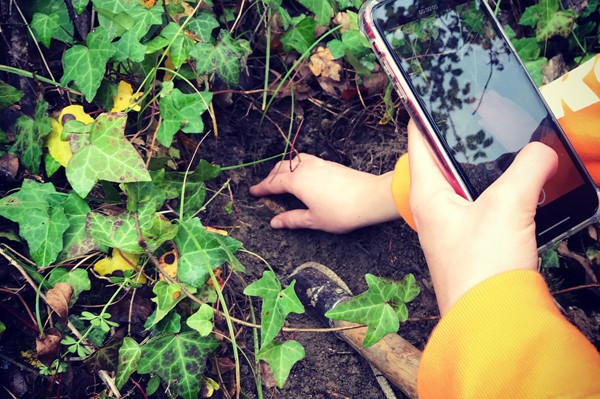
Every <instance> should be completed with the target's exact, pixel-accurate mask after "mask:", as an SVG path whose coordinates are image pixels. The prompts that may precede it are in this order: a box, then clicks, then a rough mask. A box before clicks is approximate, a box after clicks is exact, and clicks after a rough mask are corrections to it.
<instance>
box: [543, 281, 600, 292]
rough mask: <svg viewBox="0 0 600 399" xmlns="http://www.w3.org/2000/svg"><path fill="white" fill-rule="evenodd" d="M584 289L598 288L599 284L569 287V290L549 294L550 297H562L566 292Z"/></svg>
mask: <svg viewBox="0 0 600 399" xmlns="http://www.w3.org/2000/svg"><path fill="white" fill-rule="evenodd" d="M586 288H600V284H599V283H591V284H584V285H578V286H577V287H570V288H565V289H562V290H558V291H554V292H551V294H552V295H562V294H566V293H568V292H572V291H578V290H583V289H586Z"/></svg>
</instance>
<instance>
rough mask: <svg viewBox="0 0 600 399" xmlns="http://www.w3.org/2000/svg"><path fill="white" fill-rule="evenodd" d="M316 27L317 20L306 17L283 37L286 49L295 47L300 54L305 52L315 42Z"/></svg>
mask: <svg viewBox="0 0 600 399" xmlns="http://www.w3.org/2000/svg"><path fill="white" fill-rule="evenodd" d="M316 28H317V23H316V22H315V20H314V19H312V18H308V17H305V18H304V19H302V20H301V21H300V22H298V24H296V26H294V27H293V28H292V29H290V30H289V32H288V33H286V34H285V35H284V36H283V37H282V38H281V44H283V48H284V49H285V50H286V51H290V50H291V49H294V50H296V51H297V52H299V53H300V54H302V53H304V52H305V51H307V50H308V48H309V47H310V46H312V45H313V43H314V42H315V29H316Z"/></svg>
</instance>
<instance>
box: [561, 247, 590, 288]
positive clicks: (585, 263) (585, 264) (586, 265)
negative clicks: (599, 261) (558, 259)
mask: <svg viewBox="0 0 600 399" xmlns="http://www.w3.org/2000/svg"><path fill="white" fill-rule="evenodd" d="M557 252H558V253H559V254H560V255H562V256H565V257H567V258H571V259H573V260H575V261H577V262H578V263H579V264H580V265H581V267H582V268H583V270H584V271H585V282H586V284H588V283H597V282H598V279H597V278H596V275H595V274H594V271H593V270H592V267H591V264H590V260H589V259H587V258H585V257H583V256H581V255H579V254H577V253H575V252H572V251H571V250H570V249H569V246H568V245H567V242H566V241H563V242H561V243H560V245H559V246H558V249H557Z"/></svg>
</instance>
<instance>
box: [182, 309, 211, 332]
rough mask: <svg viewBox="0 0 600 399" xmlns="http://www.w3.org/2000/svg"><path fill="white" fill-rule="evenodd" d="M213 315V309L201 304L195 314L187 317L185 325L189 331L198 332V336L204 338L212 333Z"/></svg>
mask: <svg viewBox="0 0 600 399" xmlns="http://www.w3.org/2000/svg"><path fill="white" fill-rule="evenodd" d="M214 315H215V311H214V310H213V308H212V307H211V306H210V305H208V304H206V303H203V304H202V306H200V309H198V311H197V312H196V313H194V314H193V315H191V316H190V317H188V319H187V321H186V324H187V325H188V326H189V327H190V328H191V329H194V330H196V331H198V334H200V336H202V337H206V336H207V335H208V334H210V333H211V332H212V329H213V322H212V319H213V317H214Z"/></svg>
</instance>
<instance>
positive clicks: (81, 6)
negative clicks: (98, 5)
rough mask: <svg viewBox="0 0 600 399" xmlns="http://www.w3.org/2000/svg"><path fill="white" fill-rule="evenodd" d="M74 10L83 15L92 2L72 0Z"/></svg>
mask: <svg viewBox="0 0 600 399" xmlns="http://www.w3.org/2000/svg"><path fill="white" fill-rule="evenodd" d="M71 2H72V3H73V8H74V9H75V12H76V13H77V14H81V13H82V12H84V11H85V9H86V7H87V6H88V4H89V3H90V0H71Z"/></svg>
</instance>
